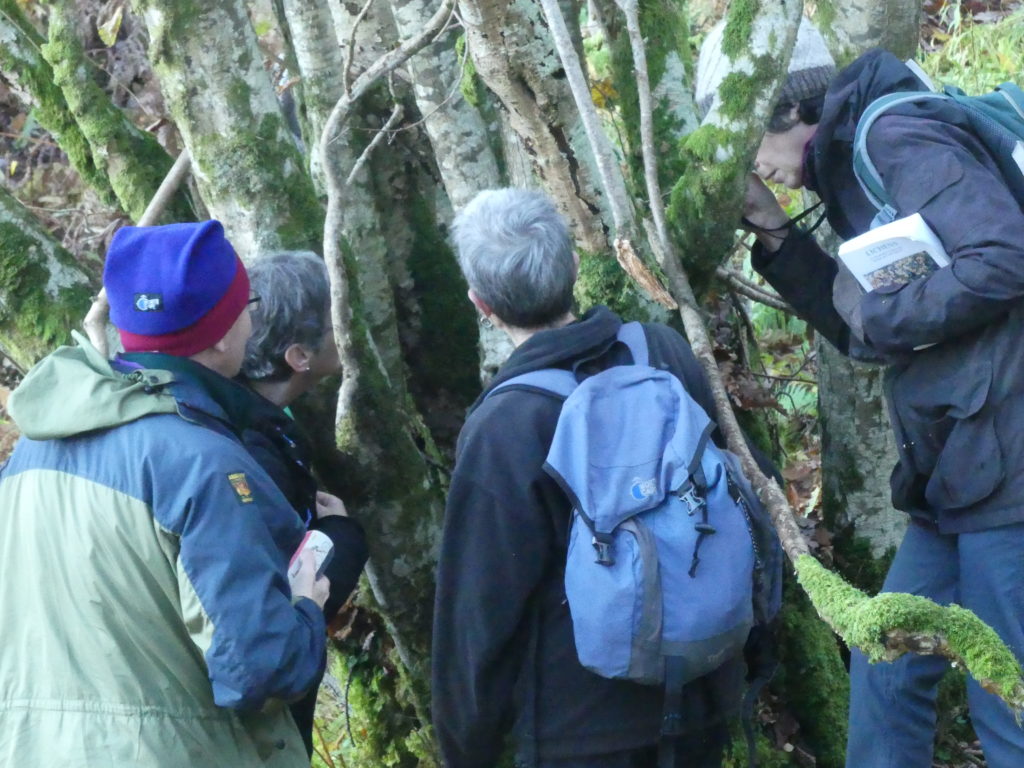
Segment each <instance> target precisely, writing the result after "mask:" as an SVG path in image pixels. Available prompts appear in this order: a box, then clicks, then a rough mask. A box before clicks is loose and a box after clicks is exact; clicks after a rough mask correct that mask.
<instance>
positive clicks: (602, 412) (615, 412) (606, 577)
mask: <svg viewBox="0 0 1024 768" xmlns="http://www.w3.org/2000/svg"><path fill="white" fill-rule="evenodd" d="M618 340H619V341H620V342H622V343H624V344H626V346H627V347H628V348H629V350H630V353H631V354H632V357H633V361H634V364H633V365H617V366H612V367H610V368H607V369H605V370H603V371H601V372H600V373H596V374H594V375H592V376H590V377H588V378H585V379H584V380H583V381H582V383H580V382H577V380H576V376H575V375H574V374H573V373H572V372H570V371H567V370H558V369H546V370H540V371H533V372H530V373H526V374H523V375H521V376H517V377H514V378H512V379H510V380H508V381H506V382H504V383H503V384H501V385H499V386H498V387H496V388H495V389H494V390H492V391H491V392H490V393H489V394H488V397H491V396H493V395H495V394H497V393H498V392H502V391H504V390H507V389H509V388H516V389H529V390H534V391H538V392H541V393H545V394H549V395H554V396H556V397H559V398H564V399H565V402H564V404H563V406H562V410H561V414H560V415H559V419H558V424H557V426H556V429H555V435H554V439H553V441H552V444H551V448H550V450H549V452H548V456H547V461H546V463H545V465H544V469H545V471H546V472H547V473H548V474H549V475H551V476H552V477H553V478H554V479H555V480H556V481H557V482H558V484H559V485H560V486H561V488H562V489H563V490H564V491H565V493H566V495H567V496H568V497H569V499H570V501H571V502H572V507H573V511H572V523H571V527H570V532H569V545H568V552H567V555H566V563H565V593H566V597H567V598H568V604H569V611H570V613H571V616H572V623H573V633H574V636H575V642H576V652H577V655H578V656H579V660H580V662H581V663H582V664H583V666H584V667H586V668H587V669H589V670H591V671H592V672H595V673H596V674H598V675H601V676H602V677H608V678H615V679H621V680H632V681H634V682H637V683H646V684H652V685H655V684H660V685H665V686H666V702H667V703H668V702H669V700H670V698H671V697H672V695H673V692H681V690H682V687H683V685H684V684H685V683H687V682H689V681H691V680H694V679H696V678H697V677H700V676H702V675H704V674H707V673H708V672H711V671H712V670H714V669H716V668H717V667H719V666H720V665H721V664H723V663H724V662H725V661H727V660H729V659H730V658H732V657H734V656H735V655H737V654H738V653H740V652H741V651H742V650H743V648H744V644H745V643H746V641H747V636H748V634H749V633H750V630H751V628H752V627H753V626H754V625H755V624H766V623H768V622H769V621H770V620H771V619H772V618H774V616H775V615H776V613H777V612H778V610H779V605H780V603H781V573H782V550H781V547H780V544H779V540H778V536H777V534H776V533H775V529H774V527H773V526H772V523H771V521H770V519H769V517H768V514H767V512H766V510H765V509H764V507H763V506H762V505H761V503H760V501H759V500H758V498H757V496H756V494H755V493H754V491H753V489H752V488H751V486H750V483H749V482H748V480H747V479H746V477H745V476H744V475H743V472H742V471H741V469H740V465H739V461H738V459H737V458H736V457H735V456H734V455H732V454H731V453H729V452H727V451H724V450H721V449H720V448H718V447H717V446H716V445H715V444H714V443H713V442H712V441H711V439H710V436H711V433H712V431H713V430H714V427H715V425H714V423H713V422H712V421H711V419H710V418H708V415H707V414H706V413H705V412H704V410H703V409H702V408H701V407H700V406H699V405H698V404H697V403H696V402H695V401H694V400H693V398H691V397H690V395H689V394H687V392H686V391H685V390H684V389H683V386H682V384H681V383H680V381H679V379H677V378H676V377H675V376H674V375H672V374H671V373H669V372H668V371H664V370H659V369H657V368H653V367H651V366H650V365H649V364H648V348H647V342H646V338H645V336H644V330H643V327H642V326H641V325H640V324H639V323H627V324H624V325H623V326H622V327H621V329H620V331H619V334H618ZM668 709H669V708H668V706H667V709H666V718H667V719H666V723H665V726H666V727H665V728H663V733H666V734H671V733H673V732H676V733H677V732H678V730H674V729H675V728H676V727H677V726H678V725H680V724H681V723H680V722H679V720H680V718H681V714H680V713H679V712H678V711H676V712H674V713H673V712H670V711H668ZM673 718H674V719H675V722H670V721H671V720H672V719H673Z"/></svg>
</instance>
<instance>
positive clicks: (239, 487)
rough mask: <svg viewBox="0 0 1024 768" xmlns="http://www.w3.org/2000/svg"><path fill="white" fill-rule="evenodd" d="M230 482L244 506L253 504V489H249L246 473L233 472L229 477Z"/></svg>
mask: <svg viewBox="0 0 1024 768" xmlns="http://www.w3.org/2000/svg"><path fill="white" fill-rule="evenodd" d="M228 482H229V483H231V487H232V488H234V489H235V493H237V494H238V498H239V500H240V501H241V502H242V503H243V504H252V489H250V488H249V481H248V480H246V478H245V473H244V472H232V473H231V474H230V475H228Z"/></svg>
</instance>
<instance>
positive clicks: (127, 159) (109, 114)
mask: <svg viewBox="0 0 1024 768" xmlns="http://www.w3.org/2000/svg"><path fill="white" fill-rule="evenodd" d="M73 24H74V20H73V18H72V16H71V14H70V13H69V10H68V7H67V5H66V4H65V3H58V4H55V5H53V6H52V7H51V11H50V25H49V42H48V43H46V44H45V45H43V46H42V48H41V51H42V55H43V56H44V57H45V59H46V61H47V62H49V64H50V67H51V68H52V73H53V82H54V84H55V85H57V86H58V87H59V88H60V89H61V91H62V92H63V94H64V99H65V101H66V103H67V106H68V109H69V110H70V112H71V114H72V115H73V116H74V118H75V120H76V121H77V124H78V127H79V129H80V131H81V133H82V135H83V136H84V137H85V139H86V141H87V142H88V145H89V149H90V151H91V154H92V162H93V164H94V166H95V168H96V171H97V172H98V173H100V174H103V175H104V176H105V177H106V179H107V181H108V183H109V185H110V188H111V189H113V191H114V195H115V196H116V198H117V201H118V203H120V205H121V208H123V209H124V211H125V213H127V214H128V216H129V217H130V218H131V219H132V220H133V221H138V220H139V219H140V218H141V217H142V214H143V212H144V211H145V210H146V206H147V205H148V204H149V201H150V200H151V199H152V197H153V195H154V194H155V193H156V190H157V189H158V188H159V186H160V182H161V181H162V180H163V178H164V177H165V176H166V175H167V172H168V171H169V170H170V169H171V165H172V164H173V162H174V160H173V158H171V157H170V156H169V155H168V154H167V152H165V151H164V149H163V147H161V146H160V144H159V142H157V140H156V138H154V137H153V136H151V135H150V134H148V133H146V132H145V131H142V130H140V129H139V128H137V127H135V125H133V124H132V122H131V121H130V120H129V119H128V118H127V117H126V116H125V114H124V113H123V112H122V111H121V110H120V109H118V108H117V107H116V106H114V104H113V103H112V102H111V101H110V99H109V98H108V97H107V95H106V94H105V93H104V92H103V89H102V88H100V87H99V85H97V84H96V81H95V80H94V79H93V74H94V72H93V69H92V65H91V64H90V62H89V60H88V59H86V57H85V52H84V50H83V49H82V44H81V42H80V41H79V39H78V35H77V33H76V32H75V29H74V27H73ZM193 218H194V213H193V212H192V209H191V206H190V205H189V203H188V200H187V198H186V197H185V194H184V192H179V193H178V194H177V195H176V197H175V198H174V200H173V201H172V203H171V204H170V205H169V206H168V211H167V219H168V220H170V221H189V220H191V219H193Z"/></svg>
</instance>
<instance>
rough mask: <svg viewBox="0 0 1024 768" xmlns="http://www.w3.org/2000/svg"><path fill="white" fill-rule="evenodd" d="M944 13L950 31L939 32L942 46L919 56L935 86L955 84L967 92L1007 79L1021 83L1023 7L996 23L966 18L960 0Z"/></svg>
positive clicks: (1023, 73) (986, 88)
mask: <svg viewBox="0 0 1024 768" xmlns="http://www.w3.org/2000/svg"><path fill="white" fill-rule="evenodd" d="M943 14H944V15H945V18H946V21H947V24H948V27H949V30H950V32H949V33H948V37H947V33H941V35H942V37H947V39H945V40H942V39H941V38H940V39H939V41H938V42H941V43H942V47H941V48H940V49H939V50H938V51H936V52H935V53H932V54H929V55H922V56H919V57H918V60H919V61H920V63H921V66H922V67H923V68H924V70H925V71H926V72H927V73H928V74H929V75H931V77H932V78H933V79H934V80H935V81H936V85H939V84H940V83H948V84H950V85H958V86H960V87H961V88H963V89H964V90H965V91H967V93H969V94H980V93H985V92H986V91H990V90H992V89H993V88H995V87H996V86H997V85H999V84H1000V83H1002V82H1004V81H1006V80H1012V81H1014V82H1016V83H1017V84H1018V85H1024V69H1022V64H1021V51H1024V10H1019V11H1017V12H1015V13H1013V14H1011V15H1010V16H1007V17H1006V18H1004V19H1003V20H1002V21H999V22H997V23H995V24H978V23H974V22H972V21H970V19H969V17H968V18H965V17H964V16H963V15H962V14H963V8H962V5H961V3H947V4H946V5H945V7H944V9H943Z"/></svg>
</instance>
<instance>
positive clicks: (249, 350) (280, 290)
mask: <svg viewBox="0 0 1024 768" xmlns="http://www.w3.org/2000/svg"><path fill="white" fill-rule="evenodd" d="M247 270H248V273H249V289H250V290H251V291H252V293H253V294H255V295H256V296H259V297H260V300H259V302H258V303H257V304H256V305H255V306H254V307H253V308H252V311H251V315H252V336H250V337H249V341H248V343H247V344H246V347H245V361H244V362H243V363H242V374H243V375H244V376H245V377H246V378H247V379H249V380H250V381H261V380H265V381H283V380H284V379H287V378H288V377H289V376H290V375H291V374H292V369H291V367H290V366H289V365H288V363H287V361H285V359H284V353H285V352H286V351H287V350H288V347H290V346H291V345H292V344H303V345H305V346H307V347H309V348H310V349H311V350H312V351H313V352H319V351H320V348H321V347H322V346H323V341H324V334H325V333H326V331H327V327H328V325H329V321H328V319H327V312H328V310H329V309H330V306H331V292H330V284H329V282H328V279H327V267H326V265H325V264H324V262H323V259H321V258H320V257H319V256H317V255H316V254H315V253H312V252H311V251H278V252H275V253H270V254H267V255H265V256H260V257H259V258H257V259H255V260H254V261H253V262H252V263H251V264H250V265H249V266H248V267H247Z"/></svg>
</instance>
